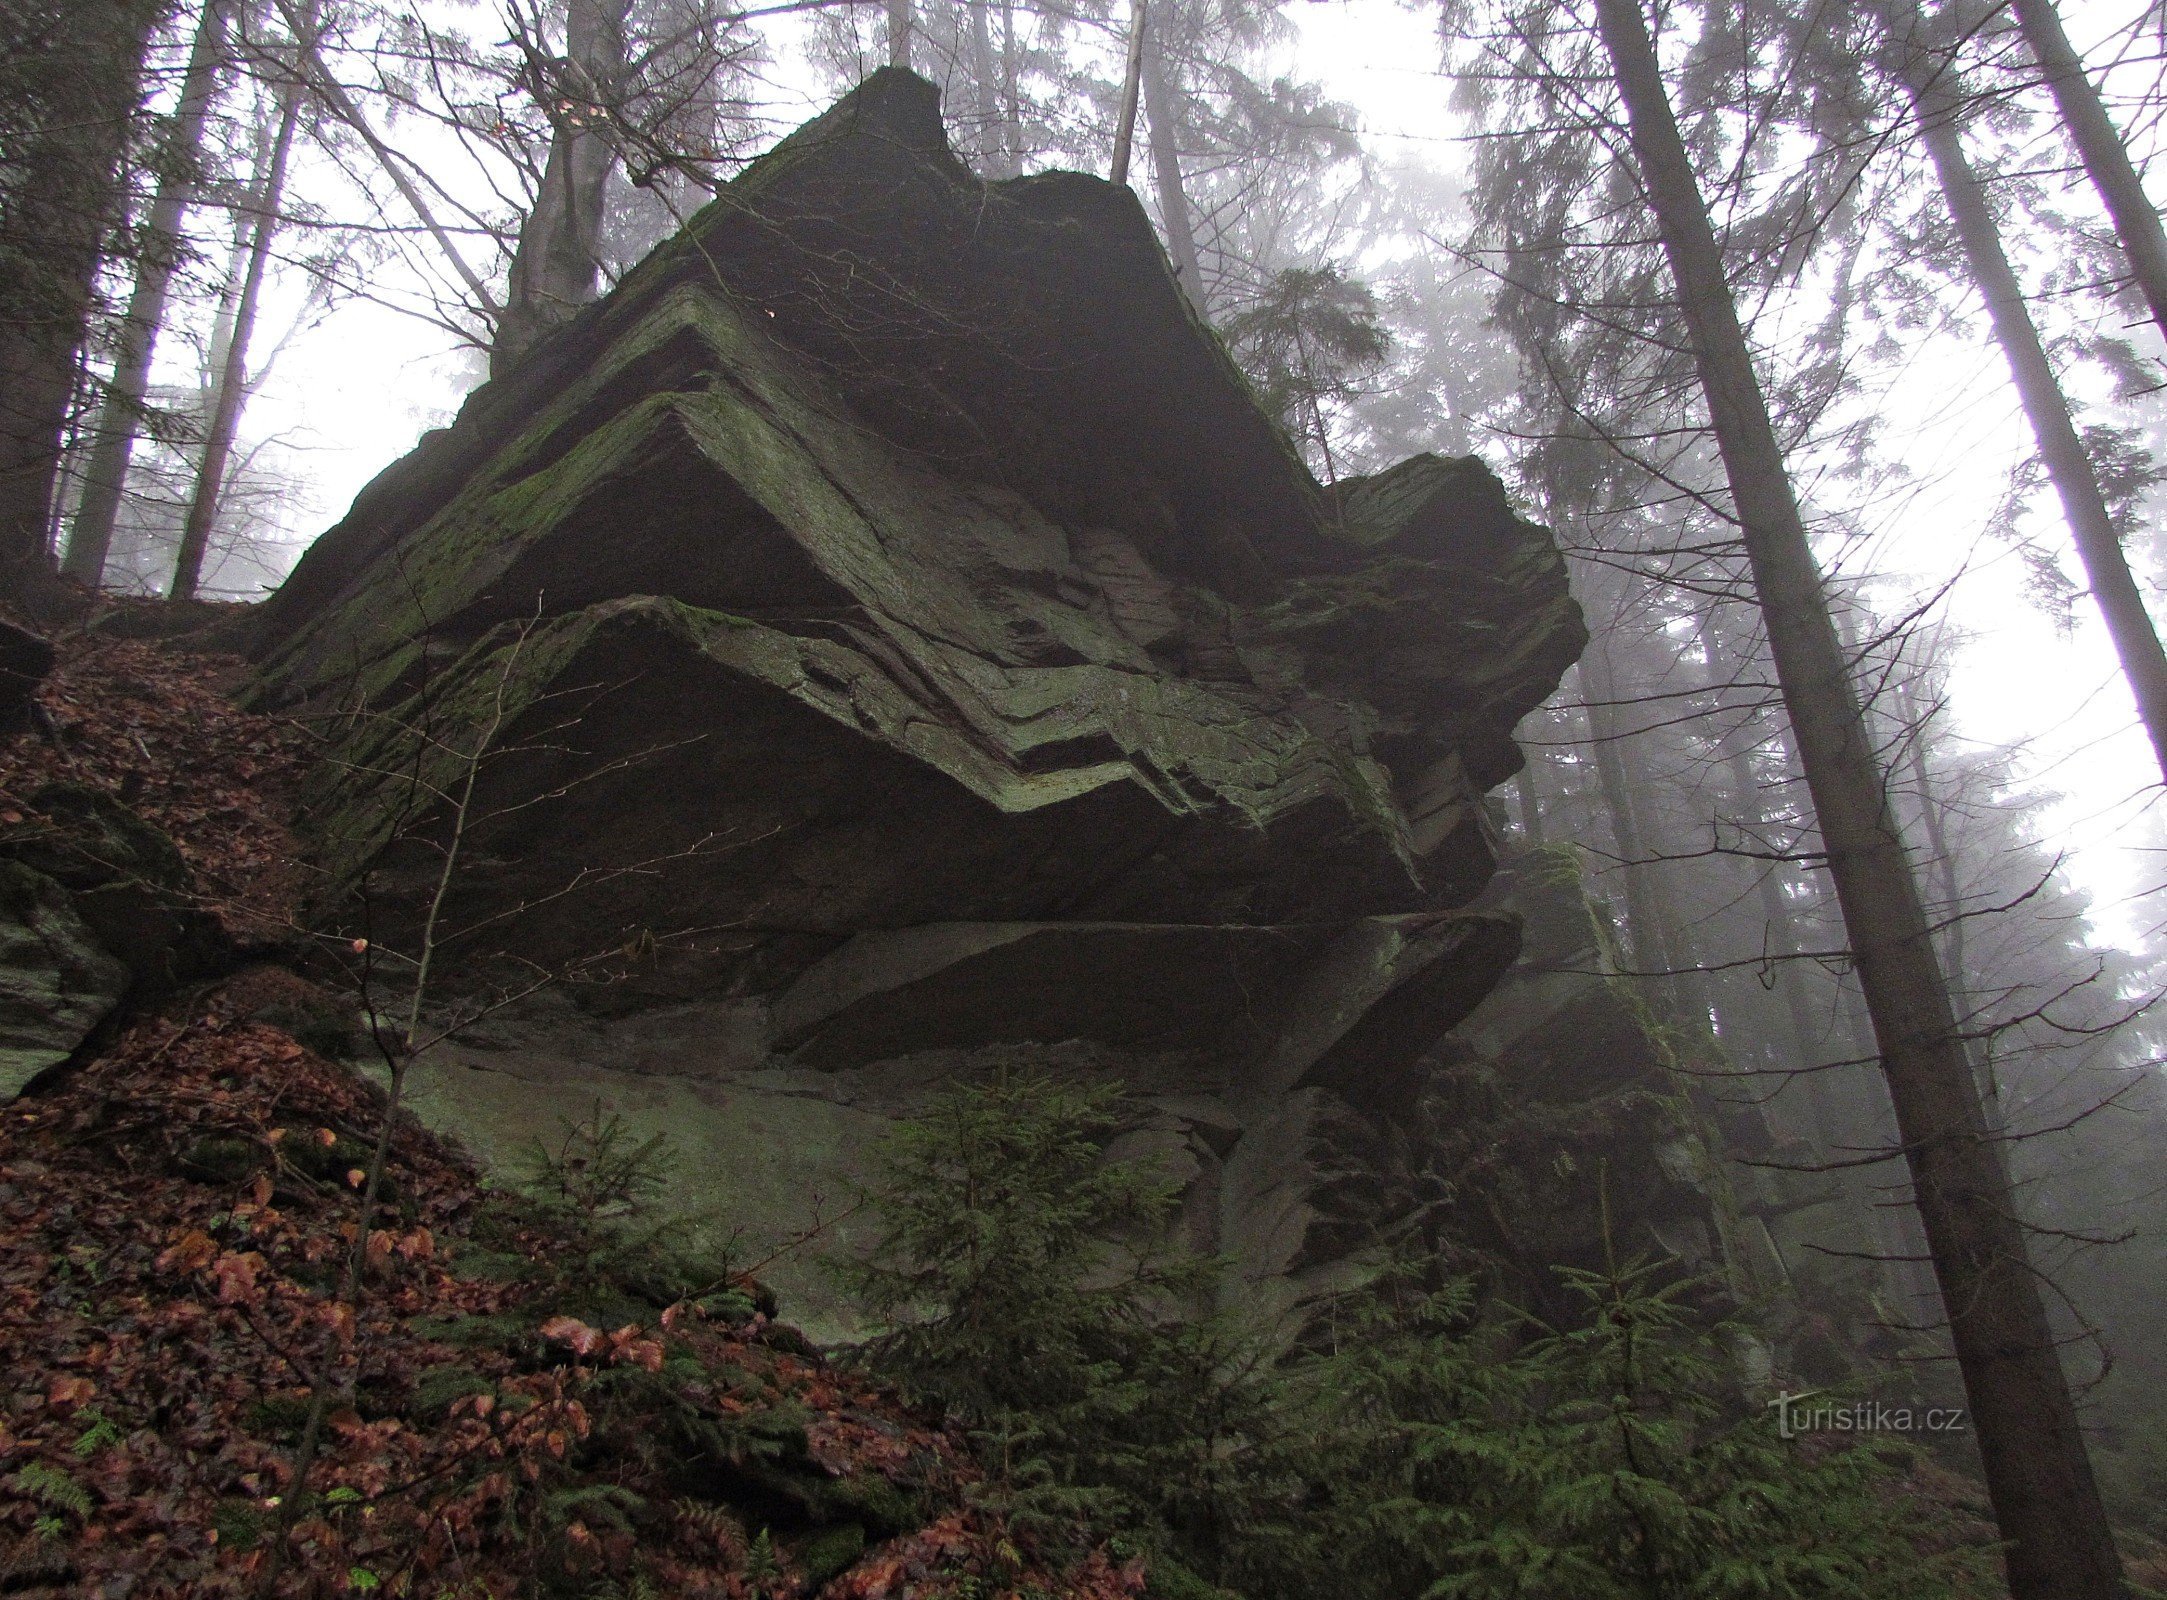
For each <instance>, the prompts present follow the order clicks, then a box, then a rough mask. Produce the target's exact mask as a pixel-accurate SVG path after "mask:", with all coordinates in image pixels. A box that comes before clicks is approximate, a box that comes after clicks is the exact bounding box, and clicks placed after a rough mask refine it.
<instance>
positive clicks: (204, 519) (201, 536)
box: [166, 0, 317, 601]
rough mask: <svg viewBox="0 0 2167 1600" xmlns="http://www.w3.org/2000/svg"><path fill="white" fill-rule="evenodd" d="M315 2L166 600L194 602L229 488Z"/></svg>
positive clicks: (274, 145)
mask: <svg viewBox="0 0 2167 1600" xmlns="http://www.w3.org/2000/svg"><path fill="white" fill-rule="evenodd" d="M316 15H317V4H316V0H304V4H303V6H302V10H301V15H300V19H299V27H300V29H301V32H300V34H299V36H298V37H297V38H296V39H295V41H294V44H293V48H292V51H291V54H292V57H293V61H292V63H291V65H290V66H289V67H288V68H287V70H286V71H285V72H284V74H283V75H282V76H281V78H280V79H279V81H278V83H277V85H276V87H275V89H274V91H273V102H272V103H273V113H272V115H273V127H272V131H271V138H270V142H269V148H268V149H267V150H265V151H264V152H263V156H262V159H261V160H260V161H259V163H258V165H257V172H256V182H255V184H254V186H253V188H252V192H251V194H250V205H251V208H252V210H253V211H254V213H255V215H254V217H253V218H252V219H251V221H250V224H249V230H248V248H247V251H246V254H245V256H244V258H243V265H242V269H241V282H240V287H239V289H238V291H237V292H236V294H235V297H234V303H233V326H232V330H231V332H230V333H228V334H227V336H226V340H225V351H224V356H223V359H222V361H221V362H220V364H219V371H218V379H217V388H216V390H215V391H214V396H213V400H212V404H211V414H210V420H209V422H208V424H207V425H206V427H205V429H204V435H203V456H202V461H201V464H200V465H199V466H198V467H197V469H196V483H195V490H194V493H193V494H192V495H191V496H190V497H189V501H188V515H187V518H186V520H185V521H184V522H183V523H182V525H181V543H180V550H179V552H178V553H177V554H176V555H175V557H174V561H173V581H172V582H171V583H170V584H169V585H168V586H167V588H166V598H167V599H168V600H172V601H189V600H193V599H194V598H195V597H196V588H197V585H198V584H199V583H201V581H202V578H203V564H204V559H205V557H206V556H207V555H208V553H209V551H210V543H211V529H212V528H213V527H214V526H215V525H216V523H217V520H218V505H219V500H220V497H221V495H222V494H223V492H224V489H225V484H226V468H227V465H228V464H229V463H230V462H231V460H232V458H233V443H234V438H235V436H236V434H237V433H238V431H239V427H240V420H241V407H242V405H243V404H244V403H245V401H246V398H247V394H248V353H249V345H250V343H251V342H252V340H253V338H254V335H255V329H256V316H257V311H258V308H259V306H260V305H261V303H262V297H263V282H264V274H265V272H266V270H267V268H268V267H269V265H270V259H271V244H272V241H273V240H274V239H275V238H276V237H277V235H278V229H279V223H280V220H281V209H282V207H283V206H284V204H285V197H286V170H287V166H288V164H289V162H290V161H291V160H292V157H293V144H294V135H295V133H296V131H297V130H298V128H299V125H300V120H301V99H302V78H301V70H300V62H301V60H302V59H303V58H304V57H305V56H306V55H307V53H308V51H309V49H310V48H311V47H312V45H313V40H314V37H315V32H316Z"/></svg>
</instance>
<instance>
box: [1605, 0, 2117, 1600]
mask: <svg viewBox="0 0 2167 1600" xmlns="http://www.w3.org/2000/svg"><path fill="white" fill-rule="evenodd" d="M1595 17H1596V23H1597V27H1598V29H1599V32H1600V35H1601V38H1602V42H1603V47H1604V50H1605V53H1606V54H1607V56H1608V57H1609V60H1610V63H1611V66H1612V68H1613V71H1614V73H1615V78H1616V83H1617V88H1618V94H1619V98H1620V100H1621V101H1622V103H1623V106H1624V109H1625V113H1626V119H1627V126H1628V129H1629V135H1630V141H1631V150H1632V154H1633V159H1634V162H1635V165H1636V168H1637V171H1638V173H1639V177H1640V181H1641V184H1642V187H1643V191H1644V193H1645V195H1646V198H1647V203H1648V206H1649V209H1650V210H1651V211H1652V212H1653V213H1654V216H1655V219H1656V223H1657V227H1658V230H1659V232H1660V235H1661V238H1662V243H1663V248H1664V253H1665V255H1666V257H1667V258H1668V262H1669V265H1670V270H1671V273H1672V275H1673V277H1674V279H1675V282H1676V287H1677V291H1678V299H1679V303H1680V310H1681V313H1682V316H1683V318H1684V321H1685V324H1686V328H1687V330H1688V333H1689V336H1690V338H1691V348H1692V354H1693V359H1694V364H1695V366H1696V368H1697V370H1698V373H1699V378H1700V385H1701V388H1702V390H1703V392H1704V394H1705V397H1706V400H1707V404H1708V409H1709V414H1710V417H1711V420H1712V423H1713V426H1714V430H1715V433H1716V438H1717V442H1718V445H1719V448H1720V449H1721V451H1722V455H1723V461H1724V466H1725V469H1726V473H1727V475H1728V478H1729V483H1730V490H1731V495H1732V499H1733V501H1734V503H1735V505H1736V509H1737V515H1738V519H1739V524H1740V529H1741V532H1742V535H1743V537H1744V541H1745V547H1746V554H1747V557H1748V560H1749V562H1750V564H1751V567H1752V572H1753V579H1754V585H1755V589H1756V592H1757V595H1758V598H1759V602H1760V606H1761V611H1762V614H1763V616H1764V617H1765V618H1766V621H1767V627H1768V636H1769V642H1770V646H1771V649H1772V652H1773V655H1774V659H1775V665H1776V670H1777V674H1778V677H1779V679H1780V681H1781V683H1782V685H1783V694H1784V701H1785V704H1786V706H1787V707H1788V709H1789V711H1790V716H1791V723H1792V726H1793V728H1794V730H1795V731H1796V734H1797V737H1798V744H1799V752H1800V756H1801V758H1802V761H1803V763H1804V766H1805V776H1806V782H1807V785H1808V787H1809V789H1810V790H1811V791H1812V794H1813V799H1814V809H1815V811H1816V813H1817V816H1818V818H1819V822H1820V826H1821V833H1822V837H1823V840H1824V841H1825V843H1826V846H1827V849H1828V855H1829V870H1830V873H1831V875H1832V877H1833V878H1834V880H1835V884H1836V891H1837V895H1838V898H1839V901H1840V902H1841V904H1842V906H1843V911H1844V921H1845V925H1846V927H1847V929H1848V931H1849V933H1850V937H1851V943H1852V948H1853V950H1854V952H1855V954H1856V958H1857V962H1858V969H1859V975H1860V981H1861V983H1862V984H1863V986H1864V988H1865V992H1866V1000H1867V1005H1868V1007H1869V1010H1870V1012H1871V1014H1872V1018H1873V1025H1874V1032H1875V1036H1876V1041H1877V1044H1878V1045H1879V1049H1880V1054H1881V1059H1882V1066H1883V1071H1884V1072H1885V1074H1886V1075H1887V1078H1888V1081H1889V1089H1890V1093H1891V1096H1892V1098H1893V1099H1894V1101H1895V1105H1896V1115H1897V1123H1898V1128H1899V1131H1900V1133H1901V1135H1902V1138H1903V1143H1904V1151H1905V1157H1906V1159H1907V1161H1908V1163H1909V1165H1910V1168H1911V1174H1912V1180H1913V1185H1914V1191H1915V1194H1916V1197H1917V1204H1918V1208H1919V1213H1920V1217H1921V1219H1922V1221H1923V1222H1924V1224H1925V1228H1926V1234H1927V1239H1928V1243H1929V1246H1930V1248H1931V1249H1932V1252H1933V1256H1934V1266H1935V1270H1936V1273H1937V1275H1938V1276H1939V1278H1940V1282H1941V1288H1942V1298H1943V1302H1944V1304H1945V1306H1946V1308H1947V1311H1948V1314H1949V1321H1950V1330H1951V1335H1952V1338H1953V1341H1954V1343H1955V1347H1956V1353H1957V1360H1958V1363H1959V1366H1960V1367H1961V1369H1962V1371H1963V1374H1964V1379H1965V1385H1966V1390H1967V1393H1968V1395H1969V1397H1970V1400H1971V1408H1972V1414H1973V1417H1974V1419H1975V1422H1976V1425H1977V1428H1978V1433H1979V1444H1980V1454H1981V1457H1982V1460H1983V1461H1984V1464H1985V1468H1986V1476H1987V1485H1988V1490H1989V1493H1990V1495H1991V1496H1992V1498H1993V1502H1994V1508H1995V1515H1996V1518H1997V1520H1998V1521H1999V1522H2000V1524H2001V1526H2002V1529H2003V1532H2004V1534H2005V1535H2006V1536H2007V1538H2008V1539H2009V1551H2008V1570H2009V1581H2010V1589H2011V1592H2012V1593H2013V1594H2014V1595H2016V1596H2017V1597H2018V1600H2047V1597H2063V1596H2067V1597H2069V1600H2078V1597H2084V1600H2112V1597H2118V1596H2120V1595H2121V1594H2122V1593H2123V1592H2124V1589H2123V1584H2122V1578H2121V1565H2120V1560H2119V1557H2118V1556H2117V1554H2116V1551H2115V1548H2114V1542H2113V1539H2112V1536H2111V1534H2110V1533H2109V1530H2108V1527H2107V1520H2106V1513H2105V1510H2104V1507H2103V1506H2102V1504H2101V1502H2100V1498H2099V1491H2098V1486H2097V1484H2096V1483H2095V1481H2094V1479H2093V1475H2092V1468H2091V1462H2090V1459H2089V1456H2088V1454H2087V1452H2086V1448H2085V1443H2084V1439H2083V1435H2082V1433H2081V1431H2080V1429H2079V1426H2078V1422H2077V1415H2076V1409H2075V1406H2074V1404H2073V1403H2072V1401H2071V1398H2070V1394H2069V1387H2068V1383H2067V1380H2066V1379H2065V1378H2064V1376H2063V1374H2062V1372H2061V1369H2060V1364H2059V1357H2058V1353H2057V1347H2056V1341H2055V1339H2054V1337H2053V1334H2052V1331H2051V1329H2050V1327H2049V1324H2048V1321H2047V1315H2046V1308H2045V1304H2044V1302H2043V1299H2042V1297H2041V1294H2040V1289H2039V1284H2038V1280H2037V1278H2036V1277H2035V1276H2034V1275H2033V1272H2032V1269H2031V1266H2030V1264H2029V1261H2028V1259H2027V1255H2026V1249H2025V1242H2024V1235H2023V1231H2022V1228H2021V1225H2020V1223H2019V1222H2018V1219H2017V1213H2016V1207H2015V1202H2014V1197H2013V1195H2012V1194H2011V1192H2010V1188H2009V1183H2008V1179H2007V1175H2006V1173H2005V1172H2004V1171H2003V1169H2002V1166H2001V1162H2000V1159H1999V1154H1998V1150H1997V1147H1996V1146H1995V1144H1994V1143H1993V1140H1992V1137H1991V1134H1990V1131H1989V1130H1988V1128H1987V1126H1986V1121H1985V1117H1984V1113H1983V1111H1982V1108H1981V1106H1980V1103H1979V1096H1978V1090H1977V1086H1976V1084H1975V1083H1974V1082H1973V1080H1972V1077H1971V1074H1970V1070H1969V1065H1968V1063H1967V1062H1966V1061H1965V1059H1964V1055H1963V1051H1962V1048H1961V1041H1960V1039H1959V1036H1958V1029H1957V1024H1956V1017H1955V1013H1954V1009H1953V1007H1952V1006H1951V1003H1950V999H1949V994H1948V987H1947V984H1946V982H1945V981H1944V979H1943V976H1942V974H1941V971H1940V969H1939V965H1938V961H1937V958H1936V952H1935V950H1934V946H1933V942H1932V934H1931V928H1930V925H1929V923H1928V922H1927V918H1926V914H1925V909H1924V905H1923V902H1922V900H1921V897H1920V894H1919V890H1918V885H1917V882H1916V879H1915V878H1914V876H1913V872H1912V867H1911V863H1910V862H1909V860H1908V859H1907V857H1906V854H1905V850H1904V846H1903V843H1902V840H1901V837H1900V835H1899V834H1898V831H1897V828H1896V825H1895V819H1894V818H1893V816H1892V815H1891V814H1890V810H1889V805H1888V800H1887V792H1888V786H1887V780H1886V777H1885V775H1884V774H1883V773H1882V772H1881V771H1880V770H1879V766H1878V762H1877V759H1876V755H1875V749H1874V744H1873V741H1872V739H1871V737H1870V735H1869V733H1868V731H1867V728H1866V726H1865V722H1864V718H1863V716H1862V714H1861V711H1860V708H1859V703H1858V700H1857V696H1856V691H1855V689H1854V687H1853V685H1852V683H1851V681H1850V677H1849V673H1848V668H1847V665H1846V661H1845V657H1844V652H1843V649H1842V647H1841V645H1840V643H1839V641H1838V639H1837V635H1836V630H1835V628H1834V626H1833V624H1832V622H1831V620H1830V616H1829V611H1828V605H1827V600H1826V597H1825V593H1824V591H1823V587H1822V579H1821V575H1820V573H1819V571H1818V569H1817V566H1816V563H1815V561H1814V558H1813V553H1812V548H1811V545H1810V543H1809V541H1808V539H1807V535H1806V529H1805V522H1804V519H1803V517H1802V516H1801V514H1800V512H1799V508H1798V502H1797V499H1796V496H1795V494H1794V492H1793V490H1792V487H1791V484H1790V480H1789V477H1788V474H1787V472H1786V469H1785V466H1784V458H1783V452H1782V449H1781V447H1780V445H1779V444H1778V442H1777V438H1776V433H1775V429H1774V427H1773V425H1772V424H1771V421H1770V417H1769V411H1768V405H1767V401H1766V399H1765V396H1764V392H1763V390H1762V388H1761V383H1760V379H1759V377H1758V375H1757V374H1756V372H1755V370H1754V366H1753V359H1752V354H1751V349H1750V347H1749V345H1748V344H1747V342H1746V337H1745V332H1744V329H1743V328H1742V326H1741V325H1740V323H1739V319H1738V313H1737V309H1736V306H1735V304H1734V302H1733V301H1732V298H1731V288H1730V283H1729V281H1728V278H1727V276H1726V273H1725V269H1724V264H1723V258H1722V253H1721V250H1720V247H1719V246H1718V243H1717V240H1716V236H1715V232H1714V229H1713V227H1712V226H1711V224H1710V222H1709V217H1708V212H1707V208H1706V205H1705V202H1704V201H1703V199H1702V196H1701V192H1700V186H1699V181H1698V179H1697V178H1696V176H1695V174H1694V170H1693V164H1692V160H1691V158H1690V156H1689V154H1688V152H1687V149H1686V145H1685V142H1684V140H1683V139H1682V137H1681V136H1680V134H1679V130H1678V124H1677V121H1676V119H1675V116H1674V113H1673V111H1672V108H1671V104H1670V98H1669V90H1668V88H1667V87H1666V85H1665V83H1664V80H1663V76H1662V72H1661V69H1660V67H1659V66H1658V64H1657V59H1656V54H1655V46H1654V41H1653V39H1652V37H1651V35H1650V33H1649V29H1648V23H1647V19H1646V16H1645V15H1644V13H1643V12H1642V10H1641V8H1640V0H1595Z"/></svg>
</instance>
